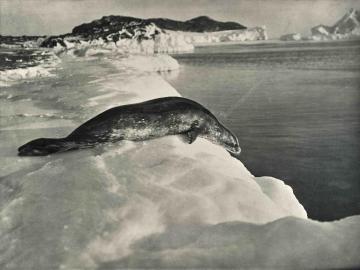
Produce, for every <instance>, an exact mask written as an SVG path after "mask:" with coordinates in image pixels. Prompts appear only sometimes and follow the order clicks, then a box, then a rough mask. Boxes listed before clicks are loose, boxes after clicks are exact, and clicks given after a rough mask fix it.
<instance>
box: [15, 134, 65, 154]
mask: <svg viewBox="0 0 360 270" xmlns="http://www.w3.org/2000/svg"><path fill="white" fill-rule="evenodd" d="M63 149H64V140H62V139H49V138H40V139H36V140H33V141H30V142H28V143H26V144H24V145H23V146H20V147H19V148H18V151H19V153H18V155H19V156H46V155H50V154H52V153H56V152H59V151H63Z"/></svg>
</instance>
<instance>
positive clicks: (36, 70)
mask: <svg viewBox="0 0 360 270" xmlns="http://www.w3.org/2000/svg"><path fill="white" fill-rule="evenodd" d="M17 62H22V60H21V59H20V60H17ZM59 62H60V59H59V58H58V57H57V56H56V55H54V54H51V56H50V57H49V59H48V60H46V62H45V63H44V62H43V63H42V64H39V65H37V66H31V67H25V68H16V69H8V70H2V71H0V86H3V87H8V86H10V85H12V84H14V83H19V82H21V81H23V80H28V79H35V78H41V77H52V76H54V73H53V72H52V71H53V70H54V69H55V67H56V66H57V65H58V64H59Z"/></svg>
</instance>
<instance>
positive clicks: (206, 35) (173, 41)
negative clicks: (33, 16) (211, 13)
mask: <svg viewBox="0 0 360 270" xmlns="http://www.w3.org/2000/svg"><path fill="white" fill-rule="evenodd" d="M264 39H267V35H266V29H265V27H254V28H251V29H247V28H246V27H245V26H243V25H241V24H238V23H235V22H219V21H215V20H213V19H211V18H209V17H206V16H200V17H197V18H194V19H191V20H187V21H184V22H182V21H174V20H170V19H163V18H156V19H139V18H133V17H124V16H105V17H103V18H101V19H99V20H95V21H93V22H90V23H85V24H82V25H79V26H76V27H75V28H74V29H73V30H72V32H71V33H69V34H65V35H61V36H53V37H48V38H47V39H45V40H43V41H42V43H41V46H42V47H51V48H53V47H56V48H58V49H61V48H69V46H70V47H76V48H78V47H81V46H85V45H101V46H103V47H107V48H109V47H112V48H119V49H122V50H124V51H130V52H132V53H134V52H135V53H146V54H149V53H173V52H183V51H192V50H193V49H194V45H196V44H198V43H209V42H226V41H248V40H264Z"/></svg>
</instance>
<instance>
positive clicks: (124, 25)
mask: <svg viewBox="0 0 360 270" xmlns="http://www.w3.org/2000/svg"><path fill="white" fill-rule="evenodd" d="M151 24H155V25H156V26H158V27H159V28H161V29H164V30H173V31H184V32H200V33H201V32H214V31H224V30H235V29H246V27H245V26H243V25H241V24H239V23H236V22H220V21H216V20H213V19H211V18H209V17H207V16H200V17H196V18H193V19H191V20H187V21H175V20H170V19H166V18H154V19H140V18H134V17H126V16H104V17H102V18H101V19H100V20H95V21H92V22H90V23H85V24H81V25H79V26H76V27H75V28H74V29H73V30H72V34H73V35H81V36H95V37H100V36H102V37H103V36H106V35H108V34H109V33H114V32H118V31H123V30H126V31H128V32H130V33H131V32H134V31H135V30H136V29H144V28H146V27H147V26H148V25H151ZM124 35H125V36H126V34H125V33H124Z"/></svg>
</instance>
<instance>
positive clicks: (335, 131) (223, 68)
mask: <svg viewBox="0 0 360 270" xmlns="http://www.w3.org/2000/svg"><path fill="white" fill-rule="evenodd" d="M174 57H175V58H176V59H177V60H178V61H179V63H180V64H181V66H182V68H181V71H180V74H179V76H178V77H177V78H174V79H170V83H171V84H172V85H173V86H174V87H175V88H176V89H177V90H178V91H179V92H180V93H181V94H182V95H183V96H185V97H188V98H192V99H194V100H197V101H199V102H201V103H202V104H204V105H205V106H207V107H208V108H210V109H211V110H212V111H213V112H214V114H215V115H217V116H218V118H219V119H220V120H221V121H222V122H224V123H225V124H226V125H227V126H228V127H229V128H230V129H232V130H233V131H234V132H235V133H236V134H237V136H238V138H239V141H240V145H241V146H242V155H241V158H240V159H241V160H242V161H243V162H244V164H245V165H246V166H247V167H248V169H249V170H250V171H251V172H252V173H253V174H254V175H256V176H260V175H270V176H274V177H277V178H280V179H283V180H284V181H285V182H286V183H287V184H289V185H291V187H293V189H294V192H295V195H296V196H297V198H298V199H299V201H300V202H301V203H302V204H303V205H304V207H305V209H306V210H307V211H308V214H309V216H310V217H311V218H314V219H318V220H333V219H338V218H342V217H345V216H349V215H354V214H360V136H359V135H360V42H359V41H348V42H329V43H317V44H316V43H307V44H296V43H288V44H286V43H282V44H262V45H227V46H214V47H204V48H198V49H196V51H195V53H194V54H183V55H175V56H174Z"/></svg>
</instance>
